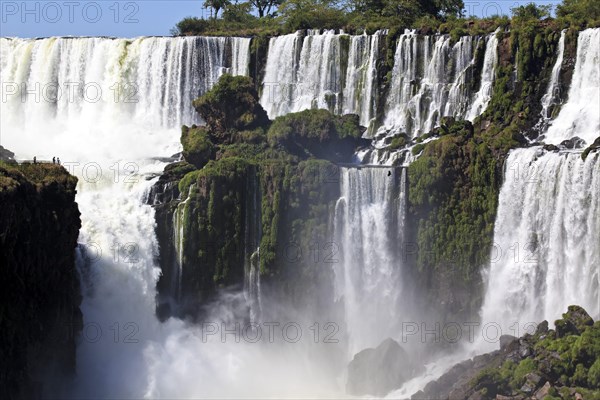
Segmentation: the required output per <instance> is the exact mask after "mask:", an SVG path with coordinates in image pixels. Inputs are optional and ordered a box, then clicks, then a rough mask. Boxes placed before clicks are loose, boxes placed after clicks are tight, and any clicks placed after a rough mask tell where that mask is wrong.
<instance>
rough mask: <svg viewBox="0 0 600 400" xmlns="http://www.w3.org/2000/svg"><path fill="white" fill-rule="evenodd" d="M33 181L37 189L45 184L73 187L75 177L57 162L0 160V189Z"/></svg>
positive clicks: (11, 187) (7, 188) (4, 189)
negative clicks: (20, 162)
mask: <svg viewBox="0 0 600 400" xmlns="http://www.w3.org/2000/svg"><path fill="white" fill-rule="evenodd" d="M24 181H29V182H31V183H34V184H35V185H36V186H37V187H38V189H41V188H43V187H46V186H55V185H59V186H61V187H65V188H67V187H75V186H76V185H77V178H76V177H74V176H72V175H70V174H69V173H68V172H67V170H66V169H65V168H63V167H62V166H60V165H58V164H48V163H43V164H42V163H38V164H33V163H23V164H17V163H13V162H5V161H0V191H7V190H13V189H15V188H16V187H17V186H18V185H19V184H20V183H21V182H24Z"/></svg>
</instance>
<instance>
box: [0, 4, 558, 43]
mask: <svg viewBox="0 0 600 400" xmlns="http://www.w3.org/2000/svg"><path fill="white" fill-rule="evenodd" d="M529 2H530V1H517V0H508V1H506V0H496V1H487V0H465V4H466V7H467V10H468V11H470V12H468V14H474V15H477V16H480V17H481V16H485V15H491V14H498V13H501V14H507V15H509V13H510V9H511V8H512V7H514V6H516V5H522V4H527V3H529ZM536 3H539V4H553V5H555V4H559V2H558V1H548V0H544V1H536ZM0 11H1V19H0V36H18V37H46V36H69V35H71V36H117V37H135V36H149V35H169V31H170V29H171V28H172V27H173V26H174V25H175V23H177V21H179V20H181V19H182V18H183V17H186V16H198V17H200V16H202V15H203V14H204V15H205V16H207V10H205V9H204V8H203V7H202V0H144V1H139V0H138V1H131V0H95V1H88V0H83V1H79V0H64V1H62V0H58V1H48V0H44V1H33V0H11V1H8V0H0Z"/></svg>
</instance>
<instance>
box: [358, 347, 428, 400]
mask: <svg viewBox="0 0 600 400" xmlns="http://www.w3.org/2000/svg"><path fill="white" fill-rule="evenodd" d="M421 369H422V366H421V367H420V368H419V367H417V366H416V365H415V364H414V363H413V361H412V360H411V359H410V357H409V356H408V353H406V351H405V350H404V349H403V348H402V347H401V346H400V345H399V344H398V342H396V341H395V340H393V339H389V338H388V339H386V340H384V341H383V342H382V343H381V344H380V345H379V346H377V347H376V348H374V349H365V350H363V351H361V352H359V353H357V354H356V355H355V356H354V359H353V360H352V361H351V362H350V364H349V365H348V383H347V384H346V391H347V392H348V393H350V394H352V395H355V396H362V395H372V396H384V395H386V394H387V393H389V392H391V391H392V390H394V389H398V388H400V387H401V386H402V384H403V383H404V382H406V381H407V380H408V379H410V378H412V377H414V376H415V375H416V374H417V373H418V372H419V371H420V370H421Z"/></svg>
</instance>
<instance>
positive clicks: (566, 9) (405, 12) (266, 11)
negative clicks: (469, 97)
mask: <svg viewBox="0 0 600 400" xmlns="http://www.w3.org/2000/svg"><path fill="white" fill-rule="evenodd" d="M204 7H205V8H206V9H208V10H210V17H209V18H198V17H195V16H190V17H186V18H184V19H183V20H181V21H179V22H178V23H177V24H176V26H175V27H174V28H173V29H172V34H173V35H209V36H217V35H218V36H275V35H281V34H287V33H292V32H295V31H297V30H300V29H335V30H343V31H344V32H347V33H357V34H361V33H362V32H367V33H373V32H375V31H376V30H378V29H391V30H395V31H398V30H401V29H405V28H414V29H418V30H419V31H421V32H424V33H430V32H440V33H445V34H453V35H454V36H460V35H466V34H482V33H488V32H492V31H493V30H495V29H496V28H497V27H498V26H502V27H507V28H508V27H510V26H513V25H523V24H539V23H542V24H545V25H552V26H553V27H554V28H556V29H562V28H567V27H574V28H580V29H581V28H585V27H597V26H600V2H598V1H596V0H563V2H562V3H561V4H559V5H557V6H556V9H555V10H553V9H552V6H548V5H536V4H534V3H529V4H527V5H522V6H518V7H515V8H512V18H509V17H507V16H499V15H492V16H489V17H485V18H478V17H475V16H468V15H466V9H465V4H464V2H463V0H347V1H342V2H338V1H332V0H249V1H245V2H230V1H228V0H204ZM553 11H555V12H554V16H553Z"/></svg>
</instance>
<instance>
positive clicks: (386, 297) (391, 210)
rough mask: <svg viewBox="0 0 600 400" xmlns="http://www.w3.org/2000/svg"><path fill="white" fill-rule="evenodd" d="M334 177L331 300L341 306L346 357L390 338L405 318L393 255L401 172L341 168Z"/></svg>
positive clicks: (399, 231) (400, 232) (401, 202)
mask: <svg viewBox="0 0 600 400" xmlns="http://www.w3.org/2000/svg"><path fill="white" fill-rule="evenodd" d="M398 174H399V175H398ZM397 175H398V176H397ZM340 177H341V181H340V185H341V196H342V197H340V199H339V200H338V202H337V204H336V208H335V222H334V227H335V228H334V229H335V237H336V240H337V241H338V243H341V244H342V248H341V256H340V262H339V263H336V264H334V272H335V296H336V298H337V299H338V300H341V301H342V303H343V306H344V316H345V324H346V329H347V332H348V335H349V343H348V352H349V354H350V355H351V356H352V355H354V354H355V353H357V352H358V351H360V350H362V349H364V348H367V347H376V346H377V345H379V344H380V343H381V341H383V340H384V339H386V338H388V337H392V338H394V337H396V336H397V335H398V334H399V330H398V324H399V322H400V319H401V318H402V317H403V316H404V317H405V316H406V315H402V314H401V307H400V304H399V300H400V295H401V286H402V282H401V273H402V262H401V257H400V252H399V251H398V247H399V245H400V244H401V243H402V242H403V238H404V218H405V207H406V198H405V197H406V193H405V190H404V188H405V183H406V181H405V179H406V170H404V169H402V170H399V169H396V168H389V169H388V168H360V169H358V168H342V169H341V171H340ZM399 187H400V188H402V189H399ZM396 339H399V338H397V337H396Z"/></svg>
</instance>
